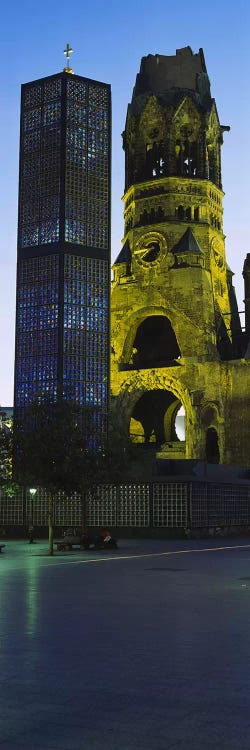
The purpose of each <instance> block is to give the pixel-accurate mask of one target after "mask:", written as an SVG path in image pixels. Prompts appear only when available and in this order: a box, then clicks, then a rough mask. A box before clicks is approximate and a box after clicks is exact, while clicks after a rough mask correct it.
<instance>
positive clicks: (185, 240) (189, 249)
mask: <svg viewBox="0 0 250 750" xmlns="http://www.w3.org/2000/svg"><path fill="white" fill-rule="evenodd" d="M172 253H174V254H178V253H181V254H182V253H195V254H196V255H204V253H203V250H202V249H201V247H200V245H199V244H198V242H197V240H196V239H195V237H194V235H193V232H192V229H190V227H188V229H187V230H186V232H184V234H183V235H182V237H181V239H180V240H179V242H177V244H176V245H174V247H172Z"/></svg>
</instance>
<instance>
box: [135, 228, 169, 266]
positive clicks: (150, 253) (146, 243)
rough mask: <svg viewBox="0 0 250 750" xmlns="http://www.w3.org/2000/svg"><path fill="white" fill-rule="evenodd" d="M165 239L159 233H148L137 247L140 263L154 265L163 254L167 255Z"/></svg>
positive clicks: (136, 255)
mask: <svg viewBox="0 0 250 750" xmlns="http://www.w3.org/2000/svg"><path fill="white" fill-rule="evenodd" d="M166 250H167V244H166V239H165V237H164V236H163V235H162V234H160V233H158V232H148V233H147V234H144V235H143V236H142V237H140V239H139V241H138V242H137V244H136V247H135V251H134V252H135V257H136V260H137V261H138V263H142V264H143V265H144V264H145V265H146V266H147V265H154V264H156V263H158V261H159V260H160V258H161V256H162V254H163V252H165V253H166Z"/></svg>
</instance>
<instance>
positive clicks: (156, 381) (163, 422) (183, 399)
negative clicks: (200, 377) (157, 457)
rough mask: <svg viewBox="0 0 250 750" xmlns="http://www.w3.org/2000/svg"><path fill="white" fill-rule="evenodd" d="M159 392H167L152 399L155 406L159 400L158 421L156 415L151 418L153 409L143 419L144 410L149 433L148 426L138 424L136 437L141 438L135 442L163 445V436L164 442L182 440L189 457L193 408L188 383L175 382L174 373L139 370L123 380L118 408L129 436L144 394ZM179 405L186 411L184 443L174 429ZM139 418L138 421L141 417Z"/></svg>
mask: <svg viewBox="0 0 250 750" xmlns="http://www.w3.org/2000/svg"><path fill="white" fill-rule="evenodd" d="M159 391H162V393H163V394H166V397H165V399H164V395H163V397H158V396H157V397H156V399H155V402H154V400H153V406H154V403H156V404H157V406H158V414H159V420H157V419H154V415H153V421H152V408H151V413H150V417H149V420H146V422H145V420H144V413H142V417H143V420H144V427H145V428H146V434H145V429H142V428H140V425H139V428H138V429H137V438H138V436H139V438H140V439H136V440H135V442H141V443H146V442H154V443H155V444H156V445H157V444H158V445H159V444H161V439H162V442H163V443H168V442H174V443H176V444H178V443H179V444H180V445H183V449H184V450H185V455H186V458H190V457H191V456H192V452H193V449H192V442H193V435H192V426H193V410H192V404H191V399H190V394H189V392H188V390H187V388H186V386H184V385H183V384H182V383H181V382H179V381H176V378H175V377H174V376H173V375H170V376H169V377H166V375H165V374H164V376H163V377H159V376H156V375H155V374H152V373H150V374H149V373H147V374H146V373H145V371H140V374H137V375H134V376H133V377H132V378H131V379H129V381H128V382H126V383H125V382H124V386H123V390H122V391H121V392H120V395H119V397H118V402H117V407H116V408H117V409H118V412H119V414H123V420H124V426H125V429H126V432H127V434H128V435H130V431H131V427H132V430H133V428H134V427H135V424H133V423H132V424H131V419H135V416H137V417H138V416H140V411H139V412H138V406H137V405H138V403H139V401H140V400H141V399H142V397H144V396H145V394H150V393H155V392H157V393H159ZM149 400H150V399H149ZM144 405H145V404H144ZM165 405H166V409H165ZM146 406H147V404H146ZM151 406H152V405H151ZM180 406H183V408H184V411H185V421H186V430H185V441H184V442H181V441H180V439H179V438H178V437H177V435H176V433H175V432H174V425H175V418H176V414H177V412H178V410H179V407H180ZM142 407H143V402H142ZM136 421H137V422H139V420H138V419H137V420H136ZM137 427H138V425H137ZM150 427H151V431H150ZM155 427H156V433H155ZM153 432H154V435H153ZM145 437H146V440H145ZM183 457H184V456H183Z"/></svg>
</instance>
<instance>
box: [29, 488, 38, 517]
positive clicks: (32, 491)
mask: <svg viewBox="0 0 250 750" xmlns="http://www.w3.org/2000/svg"><path fill="white" fill-rule="evenodd" d="M36 491H37V490H36V489H35V488H34V487H31V488H30V496H31V514H30V523H32V526H33V511H34V508H33V501H34V496H35V494H36Z"/></svg>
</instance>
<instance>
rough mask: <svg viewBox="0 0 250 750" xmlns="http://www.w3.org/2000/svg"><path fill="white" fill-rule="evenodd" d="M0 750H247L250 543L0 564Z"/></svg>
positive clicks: (35, 556)
mask: <svg viewBox="0 0 250 750" xmlns="http://www.w3.org/2000/svg"><path fill="white" fill-rule="evenodd" d="M0 602H1V607H0V634H1V649H0V691H1V699H0V711H1V713H0V748H1V750H177V749H178V750H249V747H250V710H249V708H250V707H249V703H250V638H249V625H250V538H249V537H248V538H242V537H241V538H238V539H233V540H232V539H223V540H221V539H214V540H213V541H211V540H202V541H194V540H185V541H181V540H179V541H173V540H158V541H157V540H143V541H138V540H121V541H120V542H119V549H118V550H117V551H112V552H105V553H103V552H98V553H84V552H72V553H69V552H66V553H56V554H55V555H54V557H53V558H50V557H49V556H48V554H47V544H46V542H44V541H42V542H40V541H38V542H37V543H36V544H34V545H29V544H27V542H26V541H22V542H20V541H18V542H17V541H6V547H5V550H4V552H3V554H2V555H1V556H0Z"/></svg>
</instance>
